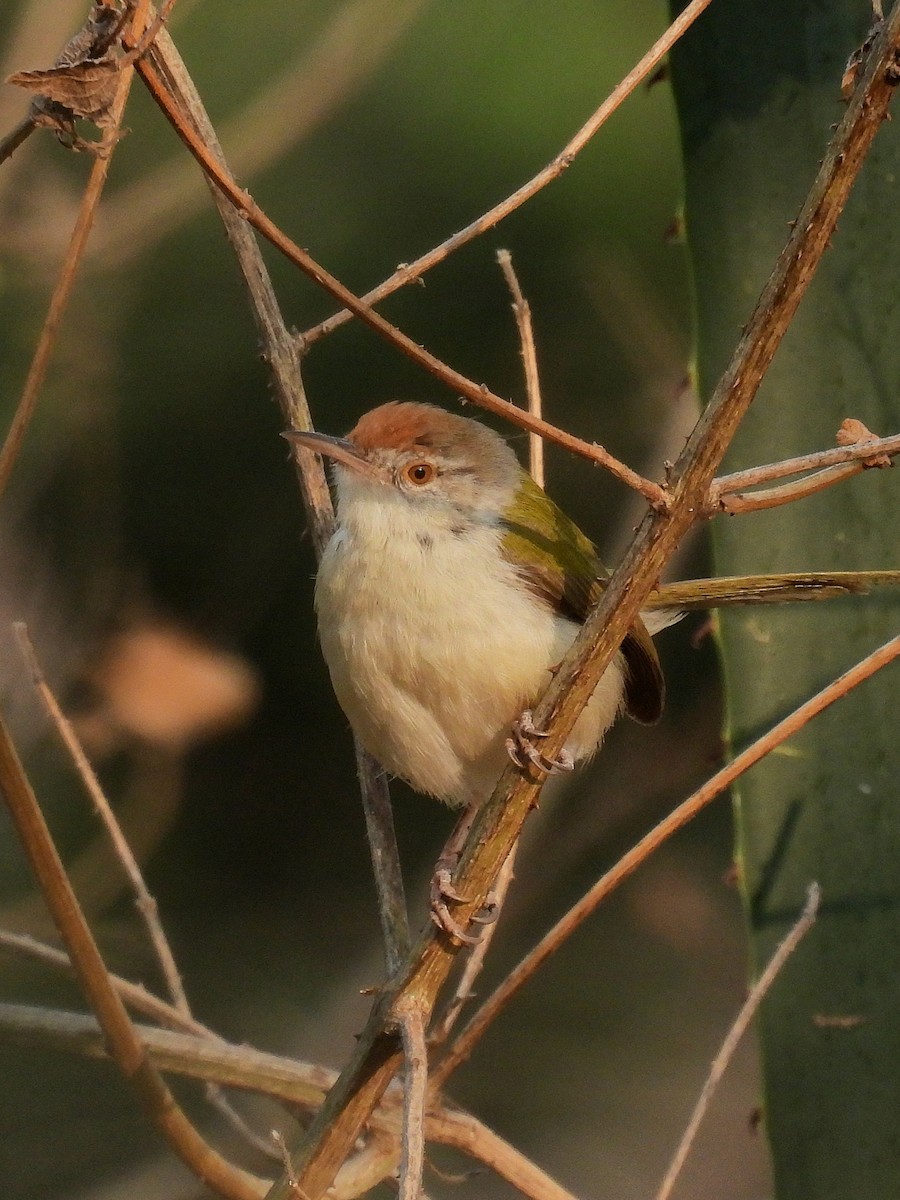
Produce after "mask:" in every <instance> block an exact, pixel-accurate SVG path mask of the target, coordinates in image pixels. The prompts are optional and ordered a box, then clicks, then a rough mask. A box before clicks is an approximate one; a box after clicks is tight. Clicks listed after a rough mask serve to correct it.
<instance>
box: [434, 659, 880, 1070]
mask: <svg viewBox="0 0 900 1200" xmlns="http://www.w3.org/2000/svg"><path fill="white" fill-rule="evenodd" d="M898 656H900V637H896V638H893V639H892V640H891V641H889V642H887V643H886V644H885V645H884V646H882V647H881V648H880V649H878V650H876V651H874V653H872V654H870V655H869V656H868V657H867V658H864V659H863V660H862V661H861V662H860V663H857V665H856V666H855V667H852V668H851V669H850V670H849V671H847V672H845V674H843V675H841V676H840V678H838V679H836V680H834V682H833V683H830V684H829V685H828V686H827V687H825V688H823V689H822V691H820V692H818V693H817V694H816V695H815V696H813V697H812V698H811V699H810V700H807V701H806V702H805V703H804V704H801V705H800V707H799V708H797V709H795V711H794V712H792V713H791V714H790V715H789V716H787V717H785V719H784V720H783V721H779V723H778V724H777V725H775V726H773V728H772V729H770V730H769V731H768V733H765V734H763V736H762V737H761V738H758V739H757V741H755V742H754V743H753V744H752V745H751V746H748V747H747V749H746V750H743V751H742V752H741V753H740V754H738V755H737V756H736V757H735V758H734V759H732V761H731V762H730V763H727V764H726V765H725V766H724V767H722V769H721V770H719V771H717V772H716V773H715V775H713V776H712V777H711V778H710V779H708V780H707V781H706V783H704V784H703V785H702V787H700V788H698V789H697V791H696V792H694V793H693V795H691V796H689V797H688V798H687V800H684V801H682V803H681V804H679V805H678V807H677V808H675V809H673V811H672V812H670V813H669V815H668V816H666V817H664V818H663V819H662V820H661V821H660V822H659V824H658V825H656V826H655V827H654V828H653V829H651V830H650V832H649V833H647V834H645V835H644V837H642V838H641V840H640V841H639V842H638V843H637V844H636V845H635V846H633V847H632V848H631V849H630V850H629V851H628V852H627V854H623V855H622V857H621V858H620V859H619V861H618V862H617V863H616V864H615V865H614V866H613V867H611V868H610V869H609V870H608V871H607V872H606V873H605V874H604V875H602V876H601V877H600V879H598V880H597V882H596V883H595V884H594V886H593V887H592V888H590V889H589V891H587V892H586V893H585V895H584V896H582V897H581V899H580V900H579V901H578V902H577V903H576V904H574V905H573V906H572V907H571V908H570V909H569V911H568V912H567V913H566V914H565V916H563V917H562V918H561V919H560V920H559V921H557V923H556V924H555V925H554V926H553V928H552V929H551V930H549V932H548V933H546V934H545V935H544V936H543V937H542V938H541V940H540V941H539V942H538V944H537V945H536V946H535V947H534V949H533V950H530V951H529V952H528V954H527V955H526V956H525V957H524V958H523V959H522V961H521V962H520V963H519V964H518V966H517V967H516V968H515V969H514V970H513V971H511V972H510V974H509V975H508V976H507V977H506V979H504V980H503V982H502V983H501V984H500V986H499V987H498V988H497V989H496V991H495V992H494V993H493V994H492V995H491V996H489V997H488V999H487V1000H485V1002H484V1004H483V1005H482V1006H481V1008H479V1009H478V1011H477V1012H476V1013H475V1014H474V1015H473V1016H472V1018H471V1019H470V1021H469V1022H468V1024H467V1025H466V1027H465V1028H464V1029H463V1030H462V1032H461V1033H460V1035H459V1037H457V1038H456V1040H455V1041H454V1042H453V1044H452V1045H451V1046H450V1048H449V1050H448V1051H447V1053H446V1055H445V1056H444V1058H443V1059H442V1060H441V1061H440V1062H439V1063H438V1064H437V1066H436V1067H435V1068H434V1069H433V1071H432V1086H435V1087H436V1086H439V1085H440V1084H442V1083H444V1082H445V1081H446V1080H447V1079H448V1078H449V1076H450V1075H451V1074H452V1073H453V1072H454V1071H455V1070H456V1068H457V1067H458V1066H460V1064H461V1063H463V1062H465V1061H466V1059H467V1058H468V1057H469V1055H470V1054H471V1053H472V1051H473V1049H474V1048H475V1045H476V1044H477V1042H478V1041H479V1040H480V1039H481V1037H482V1036H483V1034H484V1033H485V1032H486V1030H487V1029H488V1027H489V1026H490V1025H491V1024H493V1022H494V1021H495V1020H496V1019H497V1017H498V1016H499V1015H500V1013H501V1012H502V1011H503V1009H504V1008H506V1006H507V1005H508V1004H509V1003H510V1001H511V1000H512V999H513V998H514V997H515V996H516V995H517V994H518V992H519V991H521V989H522V988H523V987H524V985H525V984H526V983H527V982H528V980H529V979H531V978H532V976H533V975H534V974H535V972H536V971H537V970H538V969H539V968H540V967H541V966H542V965H543V964H544V963H545V962H546V961H547V959H548V958H550V956H551V955H552V954H554V953H555V952H556V951H557V950H558V949H559V947H560V946H561V945H562V944H563V943H564V942H565V941H566V940H567V939H568V938H569V937H571V935H572V934H573V933H574V932H575V930H576V929H577V928H578V927H579V925H581V924H582V922H583V921H584V920H586V918H587V917H589V916H590V915H591V913H593V912H594V911H595V910H596V908H597V907H598V905H599V904H601V903H602V902H603V901H604V900H605V899H606V898H607V896H609V895H610V894H611V893H612V892H614V891H615V890H616V888H617V887H619V885H620V884H622V883H624V882H625V880H626V879H627V878H628V877H629V876H630V875H632V874H633V873H634V872H635V871H636V870H637V868H638V867H639V866H640V865H641V864H642V863H643V862H646V860H647V859H648V858H649V857H650V855H651V854H653V853H654V852H655V851H656V850H658V849H659V847H660V846H662V845H663V843H664V842H667V841H668V840H669V838H670V837H672V835H673V834H674V833H677V832H678V830H679V829H682V828H683V827H684V826H685V825H687V824H688V822H689V821H692V820H693V819H694V817H695V816H697V814H698V813H699V812H701V811H702V810H703V809H704V808H706V806H707V805H708V804H710V803H711V802H712V801H713V800H715V798H716V797H717V796H720V795H721V794H722V792H724V791H725V789H726V788H729V787H731V785H732V784H733V783H734V782H735V780H736V779H739V778H740V777H741V775H743V774H745V773H746V772H747V771H749V770H750V768H751V767H753V766H755V765H756V764H757V763H758V762H760V761H761V759H763V758H765V757H766V755H768V754H771V753H772V751H773V750H774V749H775V748H776V747H777V746H780V745H782V743H783V742H786V741H787V739H788V738H790V737H793V736H794V734H795V733H797V732H798V731H799V730H800V729H802V728H803V726H804V725H807V724H808V723H809V722H810V721H811V720H812V719H813V718H814V717H817V716H818V715H819V713H820V712H823V711H824V710H825V709H826V708H828V707H829V706H830V705H832V704H834V702H835V701H836V700H840V699H841V697H842V696H846V694H847V693H848V692H850V691H852V690H853V688H855V687H859V685H860V684H861V683H863V682H865V680H866V679H868V678H869V677H870V676H871V675H874V674H875V672H876V671H880V670H881V669H882V668H883V667H886V666H887V665H888V664H889V663H891V662H893V661H894V659H896V658H897V657H898Z"/></svg>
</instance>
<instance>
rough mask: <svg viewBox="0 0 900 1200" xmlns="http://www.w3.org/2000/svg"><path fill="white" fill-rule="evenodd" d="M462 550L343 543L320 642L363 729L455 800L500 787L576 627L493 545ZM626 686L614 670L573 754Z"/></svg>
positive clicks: (364, 736)
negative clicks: (511, 745)
mask: <svg viewBox="0 0 900 1200" xmlns="http://www.w3.org/2000/svg"><path fill="white" fill-rule="evenodd" d="M462 549H463V548H461V547H459V546H458V545H455V544H454V543H453V541H450V542H447V541H446V539H444V540H443V541H442V540H441V539H435V541H434V543H433V544H431V545H430V546H428V547H427V548H423V547H422V546H421V545H420V544H419V541H418V540H415V541H413V542H412V544H410V541H408V540H405V539H394V540H393V541H392V542H390V543H389V544H388V545H386V546H382V547H381V549H380V552H379V553H377V554H372V553H367V552H366V551H364V550H361V549H360V548H359V547H358V546H356V545H354V542H353V540H352V539H350V538H346V539H341V538H340V537H338V539H337V540H336V544H335V542H333V543H332V544H331V545H330V546H329V548H328V551H327V552H326V555H325V557H324V558H323V562H322V565H321V567H320V571H319V576H318V580H317V586H316V605H317V609H318V613H319V628H320V635H321V640H322V649H323V652H324V655H325V659H326V661H327V663H328V667H329V671H330V673H331V678H332V682H333V684H334V689H335V692H336V694H337V697H338V700H339V701H340V704H341V707H342V708H343V709H344V712H345V713H346V715H347V717H348V718H349V720H350V723H351V725H352V727H353V729H354V732H355V733H356V734H357V736H358V737H359V738H360V740H361V741H362V743H363V745H365V747H366V748H367V749H368V750H369V751H370V752H371V753H372V754H374V755H375V757H376V758H378V759H379V760H380V761H381V762H382V763H383V764H384V766H385V767H386V768H387V769H388V770H389V771H390V772H391V773H393V774H396V775H399V776H401V777H402V778H404V779H406V780H407V781H408V782H409V783H410V784H411V785H412V786H413V787H414V788H416V789H417V790H418V791H422V792H427V793H430V794H432V795H434V796H437V797H438V798H439V799H442V800H445V801H446V802H447V803H450V804H464V803H468V802H469V801H471V800H472V799H475V798H477V797H479V796H480V795H482V794H484V795H486V794H487V793H488V792H489V791H490V788H491V786H492V785H493V783H494V782H495V781H496V779H497V777H498V776H499V774H500V771H501V770H502V767H503V765H504V763H505V762H506V761H507V760H506V756H505V749H504V744H505V739H506V737H507V736H508V734H509V731H510V727H511V725H512V723H513V721H514V720H515V719H516V717H517V716H518V715H519V714H520V713H521V712H522V710H523V709H524V708H527V707H530V706H531V704H533V702H534V701H535V700H536V698H537V696H538V695H539V694H540V692H541V691H542V689H543V688H544V687H545V686H546V683H547V682H548V680H549V672H550V669H551V668H552V667H554V666H555V665H556V663H558V662H559V660H560V659H561V658H562V655H563V654H564V653H565V650H566V649H567V647H568V645H569V644H570V643H571V641H572V639H573V638H574V636H575V634H576V632H577V628H578V627H577V626H576V625H575V624H574V622H571V621H567V620H564V619H562V618H560V617H559V616H557V615H556V614H554V613H553V611H552V610H551V609H550V608H549V607H547V606H546V605H544V604H543V603H541V602H540V601H538V600H537V599H535V598H534V597H533V596H532V595H531V594H530V593H529V592H527V591H526V590H525V589H524V588H523V587H522V585H521V583H520V581H519V580H518V578H517V577H516V576H515V575H514V573H513V572H512V569H511V568H510V569H508V570H507V569H506V564H505V563H504V562H503V561H502V560H500V556H499V553H498V552H497V550H496V547H495V546H491V545H490V544H489V543H487V544H485V545H483V546H481V545H479V544H478V543H477V542H476V543H475V544H474V545H473V544H469V545H467V546H466V547H465V548H464V549H465V553H464V554H463V553H461V551H462ZM472 580H477V583H475V584H473V583H472V582H470V581H472ZM621 691H622V684H621V669H620V668H619V667H616V669H615V670H614V671H612V673H610V672H607V676H605V677H604V679H603V680H602V681H601V685H600V687H599V688H598V689H597V692H596V693H595V695H594V697H593V698H592V700H591V703H590V705H589V706H588V708H587V709H586V710H585V713H584V714H583V715H582V717H581V718H580V719H579V722H578V723H577V724H576V726H575V729H574V730H573V735H572V739H571V740H570V749H571V750H572V753H573V756H574V757H576V758H580V757H584V756H585V755H586V754H589V753H591V752H592V751H593V750H594V749H595V748H596V746H597V744H598V742H599V739H600V738H601V737H602V735H603V733H604V732H605V730H606V728H607V727H608V726H609V724H611V722H612V720H613V719H614V717H615V714H616V711H617V710H618V707H619V700H620V697H621Z"/></svg>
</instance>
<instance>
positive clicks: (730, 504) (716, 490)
mask: <svg viewBox="0 0 900 1200" xmlns="http://www.w3.org/2000/svg"><path fill="white" fill-rule="evenodd" d="M897 454H900V434H894V435H893V436H891V437H885V438H870V439H866V440H865V441H862V442H854V443H853V444H851V445H848V446H836V447H834V448H833V449H831V450H818V451H816V452H814V453H812V454H803V455H800V456H799V457H798V458H786V459H783V460H782V461H781V462H777V463H767V464H765V465H764V466H759V467H751V468H750V469H749V470H746V471H736V472H734V473H733V474H731V475H720V476H719V477H718V478H717V479H714V480H713V482H712V484H711V485H710V489H709V501H708V510H709V512H710V513H714V512H716V511H720V510H721V511H724V512H730V513H735V512H746V511H750V509H751V508H754V507H756V508H766V507H774V505H775V504H783V503H787V502H788V501H789V500H795V499H798V498H800V497H801V496H804V495H811V494H812V493H813V492H815V491H820V490H821V489H822V488H823V487H827V486H830V485H831V484H832V483H837V482H839V481H840V480H842V479H845V478H847V477H848V476H849V475H851V474H855V473H856V472H855V471H845V472H844V473H838V472H836V471H833V473H831V474H829V473H827V472H828V470H830V469H833V468H835V467H837V466H839V465H841V464H847V463H857V464H861V465H859V466H857V468H856V470H863V469H864V468H866V467H882V466H888V465H889V461H888V460H889V459H890V458H891V457H893V456H894V455H897ZM879 460H880V461H879ZM803 471H816V472H818V474H816V475H812V476H810V477H808V478H807V479H801V480H798V481H797V483H796V484H790V485H788V489H790V488H793V489H795V490H794V491H793V492H792V491H790V490H788V489H784V490H782V489H777V488H772V489H769V491H767V492H756V493H750V494H749V495H744V494H743V493H744V491H745V489H746V488H749V487H755V486H757V485H758V484H761V483H768V482H769V481H771V480H773V479H783V478H784V477H785V476H786V475H798V474H800V473H801V472H803ZM805 489H806V490H805ZM779 495H781V496H783V497H784V499H773V501H772V503H771V504H766V503H765V499H766V497H777V496H779Z"/></svg>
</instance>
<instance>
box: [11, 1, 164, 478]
mask: <svg viewBox="0 0 900 1200" xmlns="http://www.w3.org/2000/svg"><path fill="white" fill-rule="evenodd" d="M141 2H142V8H143V9H146V6H147V0H141ZM133 80H134V69H133V67H131V66H127V67H125V68H124V69H123V70H122V72H121V74H120V75H119V80H118V84H117V85H116V92H115V96H114V98H113V101H112V104H111V105H110V116H109V126H108V128H107V129H106V132H105V134H104V136H103V140H102V142H101V143H100V146H99V148H98V151H97V153H96V155H95V156H94V160H93V163H92V165H91V170H90V174H89V176H88V181H87V184H86V185H85V189H84V192H83V194H82V197H81V202H80V204H79V206H78V216H77V218H76V220H75V225H74V228H73V229H72V235H71V237H70V239H69V245H68V248H67V250H66V254H65V257H64V259H63V263H62V267H61V268H60V272H59V276H58V277H57V280H56V285H55V287H54V289H53V295H52V296H51V297H50V304H49V306H48V308H47V315H46V317H45V318H44V324H43V327H42V328H41V332H40V335H39V337H38V340H37V345H36V346H35V349H34V354H33V356H32V359H31V365H30V367H29V369H28V375H27V377H26V379H25V385H24V387H23V389H22V394H21V396H20V397H19V403H18V406H17V407H16V411H15V415H14V416H13V419H12V423H11V425H10V427H9V429H8V431H7V434H6V438H5V439H4V442H3V446H2V448H0V498H2V496H3V495H4V493H5V492H6V488H7V485H8V483H9V479H10V476H11V475H12V470H13V467H14V466H15V462H16V459H17V458H18V457H19V453H20V451H21V449H22V445H23V443H24V441H25V435H26V433H27V432H28V427H29V426H30V424H31V419H32V417H33V416H34V412H35V409H36V407H37V401H38V396H39V395H40V390H41V387H42V385H43V382H44V379H45V377H46V375H47V368H48V366H49V364H50V359H51V357H52V355H53V350H54V348H55V346H56V339H57V336H58V334H59V328H60V325H61V323H62V319H63V315H64V314H65V311H66V308H67V307H68V304H69V300H70V298H71V295H72V288H73V287H74V284H75V277H76V275H77V274H78V267H79V265H80V263H81V259H82V256H83V255H84V250H85V246H86V245H87V240H88V237H89V236H90V232H91V227H92V225H93V223H94V217H95V215H96V212H97V205H98V204H99V202H100V196H101V193H102V192H103V187H104V184H105V183H106V176H107V174H108V172H109V167H110V163H111V161H112V155H113V151H114V149H115V146H116V142H117V141H118V137H119V129H120V127H121V124H122V117H123V115H124V112H125V104H126V102H127V100H128V93H129V92H130V90H131V84H132V82H133ZM21 140H24V135H23V137H22V139H21Z"/></svg>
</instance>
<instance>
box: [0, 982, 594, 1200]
mask: <svg viewBox="0 0 900 1200" xmlns="http://www.w3.org/2000/svg"><path fill="white" fill-rule="evenodd" d="M173 1012H174V1010H173ZM0 1030H2V1032H3V1033H4V1035H6V1036H7V1037H10V1038H16V1039H18V1040H21V1041H27V1042H33V1043H35V1044H37V1045H39V1046H48V1045H49V1046H54V1047H57V1048H59V1049H65V1050H69V1051H72V1052H74V1053H78V1054H84V1055H88V1056H90V1057H96V1058H103V1057H107V1056H108V1051H107V1048H106V1045H105V1043H104V1039H103V1032H102V1030H101V1029H100V1027H99V1025H98V1024H97V1022H96V1020H94V1018H93V1017H88V1016H84V1015H82V1014H81V1013H71V1012H64V1011H59V1010H56V1009H47V1008H33V1007H30V1006H26V1005H18V1004H0ZM138 1032H139V1034H140V1037H141V1041H142V1042H143V1044H144V1045H145V1046H146V1048H147V1051H148V1053H149V1054H150V1056H151V1058H152V1059H153V1061H154V1063H155V1064H156V1065H157V1067H158V1068H159V1069H160V1070H161V1071H165V1072H167V1073H173V1074H177V1075H183V1076H185V1077H187V1078H191V1079H205V1080H211V1081H214V1082H215V1083H217V1084H219V1085H220V1086H222V1087H231V1088H240V1089H241V1090H243V1091H246V1092H252V1093H257V1094H259V1095H262V1096H268V1097H270V1098H272V1099H274V1100H279V1101H282V1102H283V1103H286V1104H292V1105H296V1106H298V1107H299V1108H302V1109H304V1110H305V1111H307V1112H309V1111H314V1110H315V1109H317V1108H319V1107H321V1104H322V1101H323V1100H324V1098H325V1095H326V1093H327V1092H328V1089H329V1088H330V1087H331V1086H332V1084H333V1083H334V1081H335V1079H336V1078H337V1073H336V1072H335V1071H332V1070H330V1069H329V1068H327V1067H320V1066H317V1065H315V1064H313V1063H306V1062H300V1061H298V1060H297V1059H293V1058H281V1057H279V1056H277V1055H274V1054H267V1053H265V1052H264V1051H261V1050H253V1049H251V1048H250V1047H248V1046H235V1045H232V1044H231V1043H229V1042H223V1041H222V1040H221V1039H213V1040H210V1039H207V1038H204V1037H202V1036H201V1037H190V1036H185V1035H184V1034H179V1033H171V1032H169V1031H168V1030H163V1029H156V1028H154V1027H152V1026H148V1025H141V1026H139V1027H138ZM400 1100H401V1097H400V1093H399V1089H398V1088H397V1087H396V1086H394V1087H392V1088H391V1089H390V1090H389V1091H388V1093H387V1095H386V1096H385V1097H384V1100H383V1102H382V1103H381V1104H380V1105H379V1106H378V1108H376V1109H375V1111H374V1112H373V1113H372V1120H371V1126H372V1130H373V1131H374V1134H375V1137H376V1139H377V1138H384V1139H385V1145H386V1146H387V1145H388V1139H389V1144H390V1146H393V1145H396V1139H397V1137H398V1135H399V1134H400V1130H401V1125H402V1114H401V1111H400ZM425 1132H426V1135H427V1138H428V1141H429V1142H434V1143H438V1144H440V1145H446V1146H453V1147H455V1148H456V1149H458V1150H460V1151H462V1152H463V1153H464V1154H467V1155H468V1156H469V1157H470V1158H473V1159H475V1160H477V1161H480V1162H482V1163H484V1164H485V1165H486V1166H488V1167H489V1168H490V1169H491V1170H492V1171H494V1172H496V1174H497V1175H499V1176H500V1177H501V1178H502V1179H505V1180H506V1181H507V1182H508V1183H510V1184H512V1185H513V1186H514V1187H517V1188H518V1189H519V1190H520V1191H521V1192H523V1193H524V1194H525V1195H526V1196H530V1197H534V1198H535V1200H575V1198H574V1197H573V1195H572V1193H571V1192H569V1191H567V1190H566V1189H565V1188H563V1187H561V1186H560V1185H559V1184H558V1183H556V1182H555V1180H553V1179H551V1178H550V1176H549V1175H547V1174H546V1172H544V1171H542V1170H541V1169H540V1167H538V1166H536V1165H535V1164H534V1163H532V1162H531V1161H530V1160H529V1159H528V1158H526V1157H525V1155H523V1154H522V1153H521V1151H519V1150H517V1149H516V1148H515V1146H511V1145H510V1144H509V1143H508V1142H505V1141H504V1140H503V1139H502V1138H501V1137H499V1136H498V1135H497V1134H496V1133H494V1132H493V1130H491V1129H489V1128H488V1127H487V1126H486V1125H485V1124H484V1123H483V1122H481V1121H479V1120H478V1119H477V1117H474V1116H472V1115H471V1114H470V1113H466V1112H462V1111H460V1110H459V1109H457V1108H455V1107H454V1108H447V1107H445V1106H443V1105H437V1106H435V1107H434V1108H432V1109H430V1110H429V1112H428V1114H427V1115H426V1118H425ZM375 1149H376V1152H377V1156H379V1158H380V1163H379V1161H373V1162H371V1163H369V1164H362V1163H360V1159H361V1157H362V1156H361V1155H357V1156H356V1158H355V1159H351V1160H350V1162H349V1163H348V1164H347V1167H348V1168H349V1169H348V1170H342V1171H341V1173H340V1176H339V1184H340V1186H339V1187H336V1189H335V1195H336V1196H338V1195H345V1196H358V1195H359V1194H360V1189H359V1187H355V1189H351V1187H350V1185H351V1184H356V1183H358V1182H359V1177H360V1175H361V1174H362V1171H361V1169H360V1168H361V1167H362V1166H363V1165H365V1166H366V1182H367V1187H374V1186H375V1184H376V1183H378V1182H379V1180H381V1179H383V1178H384V1177H385V1174H386V1173H387V1171H389V1170H390V1169H392V1168H391V1166H390V1165H389V1164H391V1163H395V1162H396V1153H395V1152H394V1151H393V1150H392V1149H386V1150H385V1149H381V1148H380V1147H375ZM363 1153H365V1151H363ZM386 1164H387V1171H386V1169H385V1165H386ZM291 1170H292V1171H293V1168H291ZM292 1200H296V1194H295V1195H294V1196H293V1197H292Z"/></svg>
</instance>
